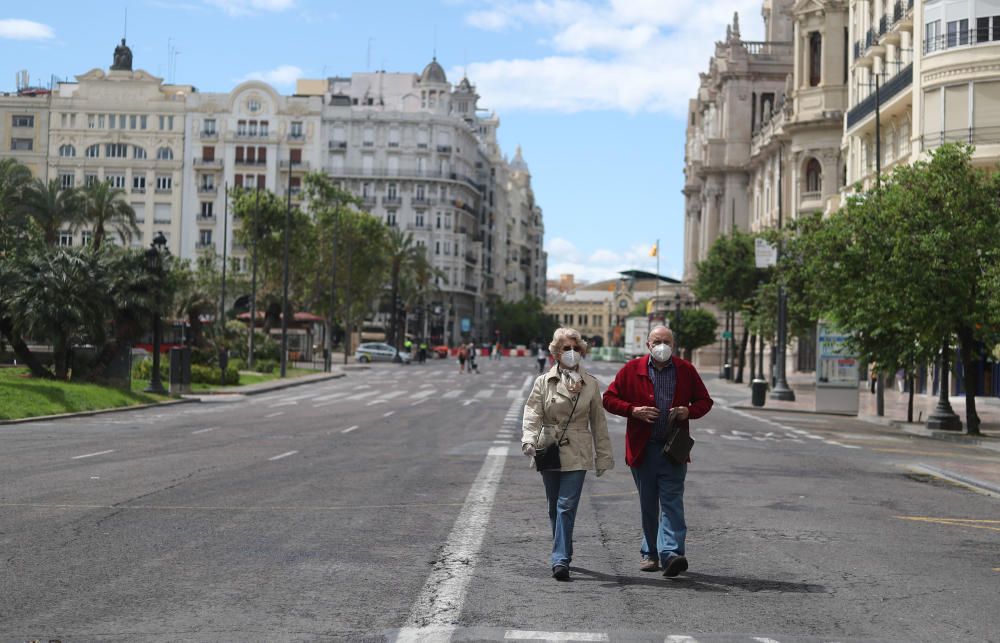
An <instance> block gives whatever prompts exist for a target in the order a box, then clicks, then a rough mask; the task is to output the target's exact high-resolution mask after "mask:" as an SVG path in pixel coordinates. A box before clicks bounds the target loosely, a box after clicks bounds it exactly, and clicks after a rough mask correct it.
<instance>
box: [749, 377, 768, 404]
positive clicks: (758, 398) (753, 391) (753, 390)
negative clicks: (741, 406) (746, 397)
mask: <svg viewBox="0 0 1000 643" xmlns="http://www.w3.org/2000/svg"><path fill="white" fill-rule="evenodd" d="M766 398H767V382H766V381H765V380H762V379H755V380H754V381H752V382H750V403H751V404H753V405H754V406H764V400H765V399H766Z"/></svg>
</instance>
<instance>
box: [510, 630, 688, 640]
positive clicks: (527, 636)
mask: <svg viewBox="0 0 1000 643" xmlns="http://www.w3.org/2000/svg"><path fill="white" fill-rule="evenodd" d="M503 638H504V640H505V641H509V640H512V639H513V640H519V641H524V640H528V641H610V640H611V639H609V638H608V635H607V634H605V633H603V632H539V631H536V630H507V631H506V632H504V633H503ZM668 640H669V639H668Z"/></svg>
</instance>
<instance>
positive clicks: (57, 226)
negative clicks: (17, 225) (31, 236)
mask: <svg viewBox="0 0 1000 643" xmlns="http://www.w3.org/2000/svg"><path fill="white" fill-rule="evenodd" d="M21 207H22V208H23V210H24V212H25V214H26V215H27V216H28V217H30V218H31V219H32V220H33V221H34V222H35V224H36V225H37V226H38V228H39V229H40V230H41V232H42V238H43V240H44V241H45V245H47V246H55V245H56V243H58V241H59V232H60V231H62V230H64V229H67V228H75V227H77V226H78V225H79V224H80V222H81V220H82V218H83V207H84V201H83V198H82V196H81V194H80V192H79V191H77V190H75V189H73V188H63V187H62V185H61V184H60V182H59V179H51V180H49V181H48V182H47V183H46V182H45V181H43V180H42V179H35V180H34V181H32V182H31V183H29V184H28V186H27V187H26V188H25V190H24V192H23V195H22V197H21Z"/></svg>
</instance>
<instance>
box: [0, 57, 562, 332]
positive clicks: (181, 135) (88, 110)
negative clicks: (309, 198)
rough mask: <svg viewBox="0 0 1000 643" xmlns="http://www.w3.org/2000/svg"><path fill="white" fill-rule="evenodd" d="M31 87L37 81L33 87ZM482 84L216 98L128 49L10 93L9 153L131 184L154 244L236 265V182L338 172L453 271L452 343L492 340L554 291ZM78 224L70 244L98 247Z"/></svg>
mask: <svg viewBox="0 0 1000 643" xmlns="http://www.w3.org/2000/svg"><path fill="white" fill-rule="evenodd" d="M22 85H23V86H22ZM478 100H479V95H478V94H477V93H476V88H475V86H474V85H473V84H472V83H471V82H470V81H469V79H468V78H462V79H461V80H460V81H459V82H458V84H456V85H452V84H451V83H450V82H449V81H448V79H447V76H446V74H445V71H444V69H443V68H442V67H441V65H440V64H439V63H438V62H437V60H436V59H435V60H432V61H431V62H430V63H429V64H427V65H426V67H425V68H424V69H423V72H422V73H420V74H414V73H386V72H376V73H356V74H352V75H351V76H350V77H334V78H328V79H320V80H309V79H303V80H300V81H299V82H298V85H297V91H296V93H295V94H294V95H292V96H285V95H282V94H280V93H279V92H277V91H275V89H274V88H273V87H271V86H269V85H267V84H266V83H263V82H258V81H249V82H245V83H242V84H240V85H239V86H237V87H235V88H234V89H233V90H232V91H230V92H225V93H201V92H198V91H197V90H196V89H195V88H194V87H192V86H189V85H175V84H167V83H164V82H163V80H162V79H160V78H157V77H155V76H153V75H152V74H149V73H148V72H146V71H143V70H141V69H136V70H133V68H132V54H131V50H130V49H129V48H128V47H127V46H126V44H125V41H124V40H123V41H122V43H121V45H119V46H118V47H116V49H115V55H114V61H113V64H112V65H111V68H110V69H108V70H104V69H93V70H91V71H89V72H87V73H85V74H82V75H80V76H77V77H76V79H75V82H60V83H58V84H56V86H55V87H54V88H53V89H52V90H51V91H49V90H42V89H31V88H29V87H27V79H26V78H25V79H23V82H22V79H20V78H19V81H18V91H17V92H16V93H13V92H12V93H9V94H3V95H0V140H2V142H3V150H2V154H3V156H10V157H14V158H17V159H19V160H21V161H22V162H24V163H25V164H26V165H27V166H28V167H29V168H31V170H32V172H33V174H34V175H35V176H37V177H42V178H46V179H47V178H57V179H58V180H59V181H60V182H61V185H63V186H65V187H79V186H85V185H88V184H91V183H94V182H96V181H109V182H110V183H111V184H112V185H113V186H115V187H117V188H121V189H122V190H124V191H125V194H126V197H127V200H128V202H129V203H130V204H131V205H132V207H133V209H134V210H135V212H136V216H137V223H138V228H139V230H138V233H136V234H135V235H133V236H132V237H131V238H130V239H128V240H124V241H126V242H128V243H131V244H133V245H136V246H138V245H144V244H145V243H147V242H148V241H149V240H150V239H151V238H152V237H153V235H154V234H155V233H157V232H162V233H163V234H164V236H165V237H166V238H167V240H168V247H169V248H170V250H171V251H172V252H173V253H174V254H176V255H179V256H180V257H182V258H191V259H198V258H205V259H207V258H209V257H213V256H221V255H223V254H225V255H226V256H227V257H232V260H233V263H234V264H235V267H236V269H237V270H246V269H248V263H249V258H248V256H247V249H246V248H242V247H239V246H238V245H237V244H234V242H233V231H234V225H238V223H237V222H234V221H233V218H232V213H228V217H227V201H228V198H227V197H228V195H229V192H230V190H231V189H232V188H234V187H243V188H248V189H256V188H262V189H268V190H270V191H272V192H274V193H276V194H278V195H281V196H285V195H288V194H289V193H290V195H291V198H292V201H293V202H294V203H301V202H302V201H301V196H302V194H301V191H302V190H301V189H302V181H303V178H304V176H305V174H306V173H307V172H310V171H321V172H325V173H326V174H328V175H329V176H330V177H331V178H332V179H333V180H334V181H335V182H336V183H338V184H339V185H340V186H341V187H343V188H345V189H347V190H350V191H352V192H353V193H355V194H356V195H358V196H359V197H361V199H362V200H363V203H364V207H365V209H367V210H368V211H370V212H371V213H372V214H374V215H375V216H378V217H379V218H381V219H382V220H383V221H384V222H385V223H386V225H387V226H390V227H394V228H398V229H401V230H405V231H406V232H407V233H410V234H412V236H413V239H414V241H415V243H416V244H418V245H420V246H423V247H425V248H426V250H427V255H428V257H429V258H430V260H431V263H432V265H433V266H434V267H435V268H437V269H438V270H440V272H441V274H442V275H443V277H442V278H440V279H439V283H438V284H437V286H438V287H439V288H440V291H441V295H440V298H439V301H438V302H437V305H436V307H435V308H436V310H438V311H439V312H438V317H437V318H438V323H439V326H440V327H441V328H439V331H440V334H442V335H443V338H442V339H444V340H446V341H457V340H458V338H460V337H463V336H464V337H466V338H468V339H483V340H486V339H488V338H491V337H492V334H493V333H492V326H493V315H494V311H495V307H496V302H497V301H500V300H506V301H511V300H519V299H521V298H523V297H526V296H529V295H530V296H535V297H538V298H539V299H543V300H544V298H545V295H546V292H545V272H546V260H547V258H546V254H545V252H544V250H543V237H544V224H543V220H542V209H541V207H540V206H539V204H538V203H537V201H536V199H535V195H534V190H533V188H532V183H531V173H530V171H529V169H528V166H527V163H525V161H524V158H523V156H522V153H521V150H520V148H518V150H517V153H516V155H515V157H514V159H513V160H508V159H507V158H506V157H505V156H504V155H503V153H502V151H501V149H500V146H499V144H498V141H497V129H498V128H499V126H500V120H499V118H498V117H497V116H496V115H495V114H492V113H489V114H484V113H482V110H481V109H480V108H479V106H478ZM90 236H91V234H90V231H88V230H86V229H79V230H65V231H63V234H62V235H61V236H60V243H63V244H64V245H78V244H81V243H87V242H88V240H89V238H90Z"/></svg>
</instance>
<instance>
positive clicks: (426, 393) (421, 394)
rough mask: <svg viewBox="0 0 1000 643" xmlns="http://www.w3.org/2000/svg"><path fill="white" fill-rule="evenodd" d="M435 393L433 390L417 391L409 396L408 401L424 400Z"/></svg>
mask: <svg viewBox="0 0 1000 643" xmlns="http://www.w3.org/2000/svg"><path fill="white" fill-rule="evenodd" d="M436 392H437V391H435V390H434V389H428V390H426V391H417V392H416V393H414V394H413V395H411V396H410V399H411V400H418V399H422V398H426V397H429V396H431V395H434V394H435V393H436Z"/></svg>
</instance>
